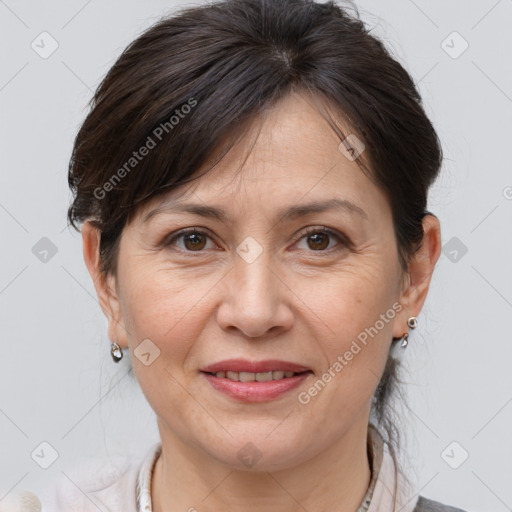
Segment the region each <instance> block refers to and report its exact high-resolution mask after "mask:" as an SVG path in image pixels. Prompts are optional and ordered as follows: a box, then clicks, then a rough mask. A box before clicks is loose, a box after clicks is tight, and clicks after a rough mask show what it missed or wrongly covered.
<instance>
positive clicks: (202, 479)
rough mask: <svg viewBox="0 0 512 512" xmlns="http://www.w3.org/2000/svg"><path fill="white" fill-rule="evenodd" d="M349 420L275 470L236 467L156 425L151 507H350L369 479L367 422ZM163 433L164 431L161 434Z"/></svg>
mask: <svg viewBox="0 0 512 512" xmlns="http://www.w3.org/2000/svg"><path fill="white" fill-rule="evenodd" d="M361 427H362V426H361V425H354V427H353V428H352V429H351V430H350V431H348V432H347V433H346V434H345V435H344V436H343V437H342V438H340V439H338V440H337V442H336V443H334V444H333V445H332V446H330V447H329V448H328V449H327V450H325V451H324V452H322V453H319V454H317V455H316V456H315V457H314V458H312V459H309V460H307V461H305V462H302V463H300V464H299V465H295V466H293V467H291V468H288V469H284V470H280V471H260V472H254V471H241V470H238V469H233V468H231V467H229V466H227V465H225V464H222V463H220V462H219V461H217V460H214V459H213V458H211V457H208V456H207V455H205V454H204V452H200V451H199V450H195V449H193V448H191V447H190V446H189V445H185V444H183V443H182V442H181V441H180V440H179V439H177V438H176V437H175V436H174V435H173V434H172V433H170V431H168V430H167V431H165V432H164V430H163V429H162V428H160V432H161V437H162V453H161V455H160V457H159V458H158V460H157V462H156V464H155V468H154V471H153V478H152V485H151V496H152V503H153V512H164V511H165V512H178V511H180V512H183V511H190V512H194V511H197V512H207V511H208V512H214V511H217V510H230V511H232V512H242V511H243V512H256V511H258V512H266V511H269V512H270V511H272V512H275V511H276V510H279V511H280V512H299V511H300V512H303V511H304V510H315V511H316V512H332V511H333V510H336V511H337V512H354V511H356V510H357V508H358V507H359V505H360V504H361V501H362V500H363V498H364V496H365V493H366V491H367V489H368V486H369V483H370V476H371V474H370V473H371V472H370V465H369V461H368V453H367V426H366V425H363V428H361ZM162 434H164V435H162Z"/></svg>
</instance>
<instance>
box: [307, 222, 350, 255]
mask: <svg viewBox="0 0 512 512" xmlns="http://www.w3.org/2000/svg"><path fill="white" fill-rule="evenodd" d="M304 238H305V239H306V244H307V248H309V249H311V250H312V251H314V252H326V251H327V250H330V249H332V248H333V247H335V246H336V244H334V246H333V245H331V244H330V241H332V239H335V240H337V241H338V242H339V244H338V245H340V244H341V246H342V248H343V247H349V246H350V241H349V240H348V239H347V237H346V236H345V235H343V234H341V233H337V232H336V231H333V230H332V229H329V228H326V227H322V228H309V229H308V230H307V231H306V232H305V233H303V234H302V235H301V237H300V238H299V242H300V241H301V240H302V239H304Z"/></svg>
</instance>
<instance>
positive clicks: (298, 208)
mask: <svg viewBox="0 0 512 512" xmlns="http://www.w3.org/2000/svg"><path fill="white" fill-rule="evenodd" d="M329 210H335V211H344V212H347V213H353V214H356V215H358V216H360V217H361V218H364V219H368V215H367V214H366V212H365V211H364V210H363V209H362V208H360V207H359V206H357V205H356V204H354V203H352V202H350V201H348V200H347V199H330V200H328V201H314V202H311V203H306V204H303V205H294V206H291V207H289V208H282V209H280V210H278V212H277V214H276V219H277V220H278V221H290V220H294V219H297V218H299V217H304V216H306V215H309V214H312V213H322V212H326V211H329ZM180 212H185V213H192V214H194V215H199V216H201V217H206V218H211V219H217V220H219V221H221V222H224V223H227V222H228V221H229V220H230V219H229V215H228V214H227V212H226V211H225V210H223V209H222V208H216V207H214V206H206V205H204V204H196V203H174V204H170V203H169V202H165V203H164V204H162V205H160V206H157V207H156V208H154V209H153V210H151V211H150V212H149V213H147V214H146V215H145V216H144V218H143V219H142V223H143V224H145V223H147V222H149V220H150V219H151V218H153V217H155V216H156V215H159V214H162V213H180Z"/></svg>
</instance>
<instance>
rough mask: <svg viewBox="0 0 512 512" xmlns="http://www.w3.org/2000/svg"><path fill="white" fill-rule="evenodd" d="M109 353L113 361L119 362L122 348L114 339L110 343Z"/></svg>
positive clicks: (121, 357)
mask: <svg viewBox="0 0 512 512" xmlns="http://www.w3.org/2000/svg"><path fill="white" fill-rule="evenodd" d="M110 354H111V356H112V359H113V360H114V363H119V361H121V359H123V349H122V348H121V347H120V346H119V345H118V344H117V343H116V342H115V341H114V343H111V344H110Z"/></svg>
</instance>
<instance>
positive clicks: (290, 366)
mask: <svg viewBox="0 0 512 512" xmlns="http://www.w3.org/2000/svg"><path fill="white" fill-rule="evenodd" d="M308 370H310V368H308V367H307V366H303V365H301V364H297V363H292V362H290V361H279V360H277V359H269V360H265V361H248V360H246V359H227V360H225V361H219V362H218V363H213V364H210V365H208V366H205V367H204V368H202V369H201V371H203V372H207V373H217V372H227V371H231V372H248V373H264V372H271V371H284V372H295V373H300V372H306V371H308Z"/></svg>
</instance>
